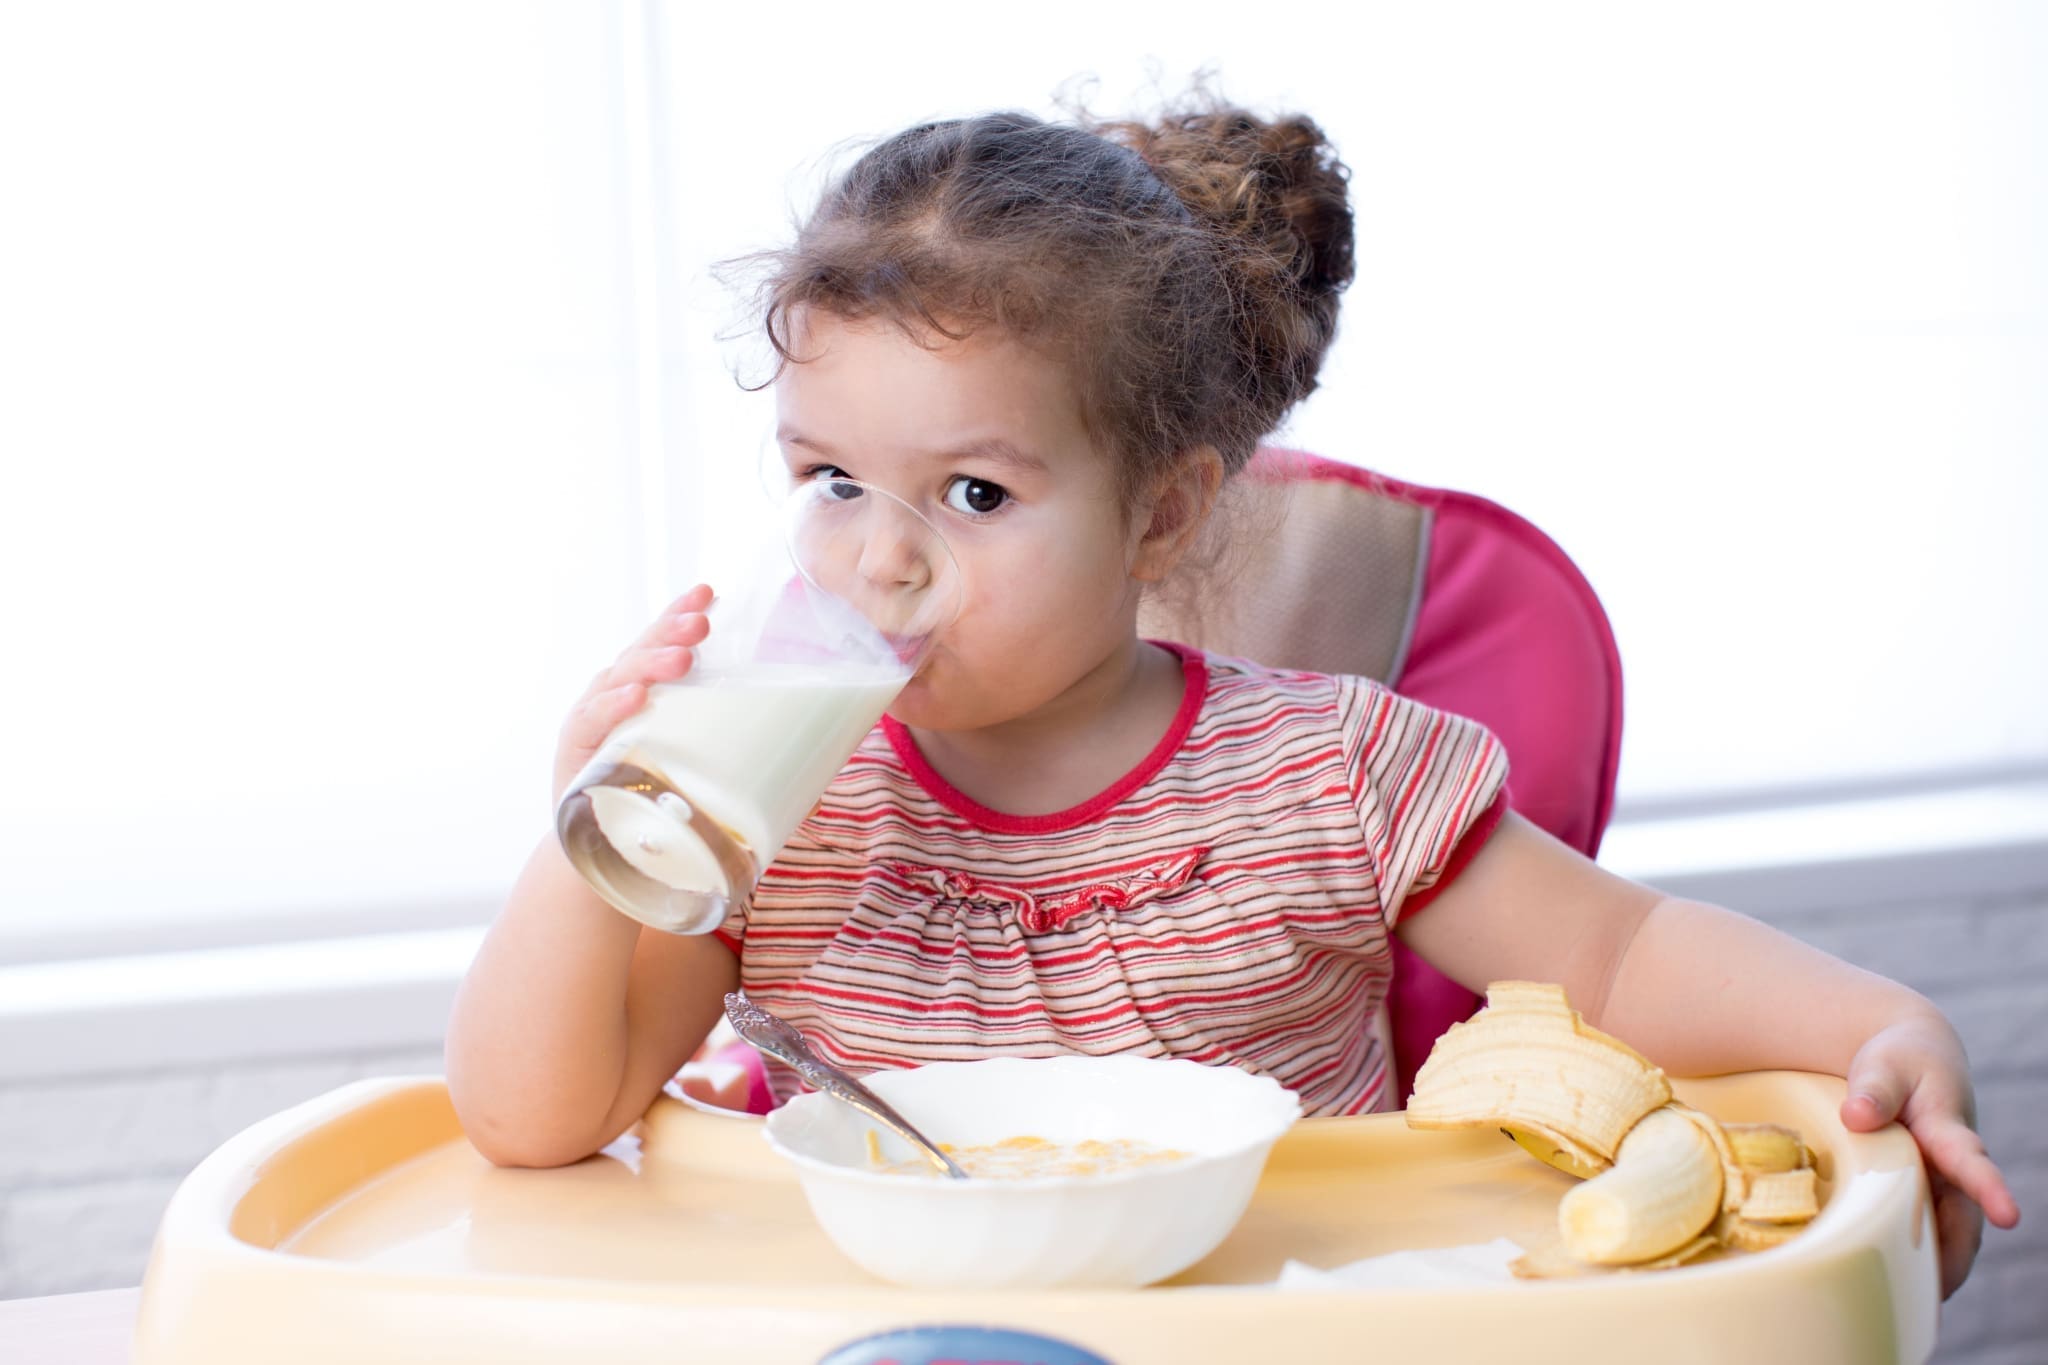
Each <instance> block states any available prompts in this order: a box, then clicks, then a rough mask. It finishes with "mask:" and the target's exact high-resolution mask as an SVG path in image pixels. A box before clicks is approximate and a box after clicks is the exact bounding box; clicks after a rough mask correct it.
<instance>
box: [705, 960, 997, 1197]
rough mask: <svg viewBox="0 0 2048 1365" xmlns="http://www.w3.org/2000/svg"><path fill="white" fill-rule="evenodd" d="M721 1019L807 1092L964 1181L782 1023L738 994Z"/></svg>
mask: <svg viewBox="0 0 2048 1365" xmlns="http://www.w3.org/2000/svg"><path fill="white" fill-rule="evenodd" d="M725 1017H726V1018H727V1019H730V1020H731V1021H732V1031H733V1032H734V1033H737V1034H738V1035H739V1036H740V1037H741V1038H742V1039H744V1040H745V1041H746V1042H749V1043H752V1044H753V1045H754V1046H755V1047H756V1048H758V1049H759V1050H760V1051H762V1052H765V1053H767V1054H768V1055H769V1056H771V1057H773V1058H775V1059H776V1060H778V1061H781V1062H785V1063H787V1064H788V1065H790V1066H791V1067H794V1068H795V1070H796V1074H797V1075H799V1076H801V1077H803V1078H804V1081H805V1083H806V1084H808V1085H809V1086H810V1087H811V1089H813V1090H817V1091H822V1092H823V1093H825V1094H827V1095H830V1096H831V1097H832V1098H833V1099H835V1100H839V1101H840V1102H842V1103H844V1104H850V1105H852V1106H853V1107H854V1108H855V1109H858V1110H860V1112H861V1113H863V1114H866V1115H867V1116H868V1117H869V1118H871V1119H873V1120H874V1121H875V1122H877V1123H879V1124H881V1125H882V1126H884V1127H885V1128H889V1129H891V1130H892V1131H894V1132H895V1133H896V1135H897V1136H899V1137H901V1138H902V1139H904V1140H905V1141H906V1142H908V1143H910V1145H911V1146H913V1147H916V1148H917V1149H918V1150H919V1151H921V1152H923V1153H924V1155H925V1156H927V1157H929V1158H931V1162H932V1164H933V1165H934V1166H937V1167H938V1168H939V1169H940V1170H941V1171H943V1172H945V1173H946V1174H947V1175H949V1176H952V1177H953V1178H954V1179H955V1180H965V1179H967V1172H965V1171H963V1170H961V1169H960V1167H959V1165H958V1164H957V1163H956V1162H955V1161H954V1160H953V1158H951V1157H949V1156H947V1155H946V1154H945V1153H944V1152H942V1151H940V1150H939V1147H938V1144H937V1143H935V1142H933V1141H932V1140H931V1139H930V1138H928V1137H926V1136H925V1135H924V1134H923V1133H920V1132H918V1131H917V1129H915V1128H913V1127H911V1126H910V1122H909V1120H907V1119H905V1118H904V1117H903V1115H901V1114H899V1113H897V1112H896V1111H895V1110H894V1109H891V1108H890V1107H889V1104H888V1102H887V1101H886V1100H884V1099H883V1098H882V1097H881V1096H880V1095H877V1094H876V1093H875V1092H874V1091H872V1090H870V1089H868V1088H867V1087H866V1086H864V1085H862V1084H861V1083H860V1082H859V1081H857V1080H855V1079H854V1078H853V1077H851V1076H849V1075H847V1074H846V1073H845V1072H844V1071H841V1070H840V1069H839V1068H838V1067H836V1066H834V1065H832V1063H830V1062H828V1061H826V1060H825V1059H824V1058H822V1057H820V1056H819V1055H818V1054H817V1053H815V1052H813V1051H811V1045H810V1044H809V1043H807V1042H805V1041H804V1036H803V1034H801V1033H799V1032H797V1031H796V1029H795V1027H794V1026H793V1025H791V1024H790V1023H789V1022H788V1021H787V1020H784V1019H778V1018H776V1017H775V1016H774V1015H772V1014H770V1013H769V1012H768V1011H767V1010H764V1009H762V1008H761V1007H760V1006H759V1005H757V1004H755V1003H754V1002H753V1001H751V1000H749V999H747V997H746V996H744V995H741V994H740V993H739V992H738V991H734V992H732V993H731V994H729V995H727V996H726V997H725Z"/></svg>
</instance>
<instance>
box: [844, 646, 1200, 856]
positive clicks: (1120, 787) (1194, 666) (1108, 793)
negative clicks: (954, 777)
mask: <svg viewBox="0 0 2048 1365" xmlns="http://www.w3.org/2000/svg"><path fill="white" fill-rule="evenodd" d="M1146 643H1147V644H1155V645H1158V646H1159V647H1160V648H1161V649H1165V650H1170V651H1171V652H1173V653H1174V654H1177V655H1179V656H1180V666H1181V676H1182V677H1183V678H1184V679H1186V687H1185V689H1184V690H1183V691H1182V692H1181V698H1180V710H1178V711H1176V712H1174V716H1173V724H1171V725H1169V726H1167V727H1166V733H1165V734H1164V735H1162V736H1161V737H1160V740H1159V742H1158V743H1157V744H1155V745H1153V746H1152V751H1151V752H1150V753H1148V754H1146V755H1145V756H1144V757H1143V758H1142V759H1140V760H1138V766H1137V767H1135V768H1132V769H1131V770H1130V771H1129V772H1127V773H1125V774H1124V775H1123V776H1122V777H1119V778H1118V779H1117V780H1116V781H1114V782H1112V783H1110V784H1109V786H1108V787H1106V788H1104V789H1103V790H1102V791H1100V792H1098V793H1097V794H1096V795H1094V796H1092V797H1090V798H1089V799H1088V800H1086V801H1084V802H1082V803H1081V804H1080V805H1078V806H1069V807H1068V808H1067V809H1065V810H1062V811H1054V812H1052V813H1051V814H1050V815H1005V814H1004V813H1003V812H1002V811H999V810H992V809H990V808H989V807H987V806H984V805H982V804H981V803H980V802H978V801H976V800H974V799H973V798H971V797H969V796H968V795H967V794H966V793H965V792H963V791H961V790H960V789H959V788H957V787H955V786H954V785H953V784H952V783H950V782H948V781H947V780H946V779H945V778H943V777H941V776H939V773H938V770H937V769H936V768H934V767H932V765H931V764H930V763H929V762H927V761H926V760H925V756H924V754H923V752H922V751H921V750H919V748H918V747H917V739H916V737H915V736H913V735H912V734H911V733H910V731H909V730H908V729H907V728H905V727H904V725H903V723H902V722H901V721H899V720H897V719H896V718H895V717H894V716H889V715H885V716H883V717H882V729H883V732H884V733H886V734H887V735H888V736H889V744H890V746H891V747H892V748H894V749H895V750H896V756H897V757H898V758H900V759H902V760H903V766H904V767H906V768H908V769H909V770H910V775H911V776H912V777H914V778H916V779H917V783H918V785H919V786H921V787H923V788H924V789H925V791H926V792H927V793H928V794H929V795H930V796H931V798H932V799H933V800H935V801H937V802H938V803H939V804H940V805H942V806H944V807H945V808H946V809H947V810H950V811H952V812H953V813H954V814H955V815H960V816H965V817H966V818H967V819H968V820H971V821H973V822H974V823H975V824H977V825H979V826H981V827H982V828H983V829H986V830H991V831H993V832H995V833H997V834H1056V833H1059V832H1060V831H1062V830H1069V829H1072V828H1074V827H1075V826H1076V825H1085V824H1087V823H1088V822H1089V821H1091V820H1094V819H1096V818H1097V817H1099V816H1101V815H1102V814H1103V813H1104V812H1105V811H1107V810H1109V809H1110V807H1112V806H1114V805H1116V804H1117V802H1119V801H1121V800H1123V799H1124V798H1125V797H1126V796H1129V795H1130V794H1131V793H1132V792H1134V791H1136V790H1137V789H1138V788H1139V787H1142V786H1144V785H1145V783H1146V782H1148V781H1150V780H1151V778H1152V777H1153V775H1154V774H1156V773H1157V772H1158V771H1159V770H1160V769H1161V768H1163V767H1165V766H1166V763H1167V760H1168V759H1170V758H1172V757H1173V756H1174V754H1175V753H1177V752H1179V750H1180V746H1181V744H1182V743H1183V742H1185V741H1186V739H1187V737H1188V731H1190V730H1192V729H1194V728H1195V717H1197V716H1199V715H1201V714H1202V700H1203V698H1204V697H1206V696H1207V695H1208V691H1209V664H1208V661H1207V660H1206V659H1205V658H1204V657H1203V654H1202V652H1201V651H1200V650H1198V649H1190V648H1189V647H1188V646H1186V645H1177V644H1173V643H1171V642H1169V641H1166V640H1148V641H1146Z"/></svg>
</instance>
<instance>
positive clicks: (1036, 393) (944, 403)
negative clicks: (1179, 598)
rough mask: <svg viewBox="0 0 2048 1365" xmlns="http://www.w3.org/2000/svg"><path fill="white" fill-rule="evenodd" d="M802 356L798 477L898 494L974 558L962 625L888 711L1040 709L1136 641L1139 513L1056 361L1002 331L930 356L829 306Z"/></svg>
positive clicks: (946, 724) (994, 718)
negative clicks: (849, 481) (1127, 500)
mask: <svg viewBox="0 0 2048 1365" xmlns="http://www.w3.org/2000/svg"><path fill="white" fill-rule="evenodd" d="M796 349H797V352H798V354H800V355H802V356H804V357H805V360H804V361H803V363H801V364H792V365H788V366H785V367H784V369H783V372H782V375H781V377H780V378H779V379H778V380H777V381H776V385H775V394H776V413H777V418H778V440H779V442H780V444H781V449H782V456H783V461H784V463H785V464H786V465H787V466H788V468H789V471H790V475H791V478H792V479H795V480H802V479H805V478H814V477H820V476H822V475H826V474H844V475H846V476H848V477H851V478H855V479H859V480H861V481H863V482H865V483H870V484H874V485H876V486H878V487H880V488H883V489H886V490H887V491H889V492H891V493H893V494H895V495H896V496H897V497H899V498H902V499H903V500H904V501H905V502H907V503H909V504H910V505H911V506H912V507H915V508H916V509H917V510H918V511H919V512H921V513H923V514H924V516H925V517H926V518H927V519H929V520H930V521H931V523H932V524H933V525H934V526H936V527H938V528H939V531H940V533H941V534H942V535H944V536H945V538H946V543H947V544H948V545H949V546H950V547H951V548H952V551H953V557H954V558H955V559H956V560H957V561H958V562H959V565H960V572H961V577H962V580H963V584H964V589H965V591H964V598H963V603H962V606H961V610H960V615H959V618H958V620H957V621H956V622H955V623H954V624H953V625H952V626H950V627H948V628H947V629H946V630H945V631H944V632H943V633H942V634H941V635H940V636H939V637H938V639H937V641H936V642H935V645H934V648H933V651H932V655H931V658H930V660H929V662H928V663H927V664H926V665H925V667H924V668H923V669H922V670H921V671H920V672H919V673H918V676H917V677H916V678H915V679H914V680H913V681H912V682H911V684H910V686H909V687H907V688H906V689H905V690H904V692H903V694H902V696H901V697H899V698H898V699H897V702H896V704H895V705H894V706H893V707H891V708H890V711H891V714H893V715H895V716H896V718H897V719H898V720H901V721H902V722H903V723H904V724H906V725H912V726H917V727H919V728H923V729H933V730H969V729H979V728H981V727H984V726H989V725H996V724H1000V723H1002V722H1004V721H1009V720H1014V719H1017V718H1019V717H1022V716H1027V715H1030V714H1031V713H1033V712H1035V711H1037V710H1038V709H1039V708H1041V707H1044V706H1045V705H1047V704H1048V703H1050V702H1053V701H1054V700H1055V699H1057V698H1058V697H1059V696H1060V695H1061V694H1062V693H1064V692H1065V691H1066V690H1067V689H1068V688H1069V687H1071V686H1072V685H1073V684H1074V683H1075V682H1076V681H1078V680H1079V679H1080V678H1081V677H1083V676H1084V675H1085V674H1086V673H1087V672H1088V671H1089V670H1090V669H1092V668H1095V667H1096V666H1098V665H1099V664H1101V663H1103V662H1104V660H1106V659H1107V658H1109V657H1110V656H1111V654H1112V653H1113V652H1114V651H1115V650H1116V649H1117V648H1119V647H1120V646H1121V645H1122V644H1123V643H1126V642H1128V641H1129V640H1130V638H1131V636H1132V634H1133V632H1134V630H1135V622H1136V619H1137V603H1138V596H1139V589H1140V586H1141V585H1140V584H1139V583H1138V582H1137V581H1136V580H1135V579H1134V578H1133V577H1132V576H1131V568H1132V565H1133V562H1134V555H1135V553H1136V550H1137V535H1136V532H1135V524H1134V518H1133V517H1132V516H1131V515H1130V514H1129V513H1128V512H1127V511H1126V509H1125V508H1124V506H1123V504H1122V502H1121V500H1120V499H1119V497H1118V495H1117V488H1116V481H1115V477H1114V472H1113V470H1112V468H1111V466H1110V462H1109V460H1108V459H1107V458H1106V457H1105V456H1104V455H1102V454H1101V453H1099V452H1098V451H1097V449H1096V448H1095V445H1094V443H1093V442H1092V441H1091V440H1090V439H1089V436H1088V433H1087V432H1086V431H1085V430H1084V428H1083V426H1082V421H1081V410H1080V404H1079V400H1078V398H1077V397H1076V395H1075V392H1074V387H1073V385H1072V383H1071V382H1070V381H1069V380H1068V378H1067V376H1066V373H1065V372H1064V370H1063V369H1062V368H1061V367H1060V366H1059V365H1058V364H1056V363H1055V362H1053V361H1052V360H1050V359H1048V358H1047V357H1045V356H1042V355H1039V354H1037V353H1035V352H1033V351H1030V350H1027V349H1025V348H1024V347H1022V346H1019V345H1017V344H1016V343H1015V342H1012V341H1010V340H1008V339H1007V338H1003V337H1000V336H987V337H983V336H972V337H969V338H968V339H967V340H966V341H964V342H958V343H950V342H949V343H946V344H944V345H943V346H941V347H939V348H938V349H935V350H926V349H925V348H924V347H922V346H920V345H918V344H917V343H916V342H914V341H912V340H911V339H909V338H908V337H906V336H904V335H903V333H901V332H900V331H898V330H897V329H896V328H895V327H894V326H892V325H890V324H888V323H881V322H876V323H866V322H847V321H845V320H843V319H839V318H836V317H833V316H831V315H829V314H817V313H813V314H811V315H810V317H809V318H808V319H807V321H806V327H805V331H804V333H803V334H802V336H801V337H800V339H799V345H798V346H797V347H796Z"/></svg>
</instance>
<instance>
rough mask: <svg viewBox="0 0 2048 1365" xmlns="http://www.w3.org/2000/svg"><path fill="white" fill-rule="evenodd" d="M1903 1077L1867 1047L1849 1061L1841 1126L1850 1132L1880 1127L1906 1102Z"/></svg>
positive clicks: (1891, 1118) (1867, 1130) (1905, 1087)
mask: <svg viewBox="0 0 2048 1365" xmlns="http://www.w3.org/2000/svg"><path fill="white" fill-rule="evenodd" d="M1906 1089H1907V1085H1906V1080H1905V1078H1904V1077H1903V1076H1900V1075H1899V1074H1898V1072H1896V1071H1894V1070H1893V1069H1892V1068H1891V1067H1889V1066H1887V1065H1885V1064H1884V1063H1883V1062H1882V1061H1878V1060H1874V1059H1871V1058H1869V1057H1868V1050H1867V1049H1866V1050H1865V1051H1864V1052H1859V1053H1857V1054H1856V1059H1855V1060H1854V1061H1852V1062H1850V1063H1849V1096H1848V1098H1847V1099H1845V1100H1843V1101H1842V1126H1843V1127H1845V1128H1847V1129H1848V1130H1849V1131H1850V1132H1852V1133H1867V1132H1870V1131H1871V1130H1872V1129H1875V1128H1882V1127H1884V1126H1885V1125H1886V1124H1887V1123H1890V1122H1891V1121H1892V1120H1893V1119H1895V1118H1897V1117H1898V1116H1899V1110H1900V1109H1901V1108H1903V1107H1904V1105H1905V1103H1906Z"/></svg>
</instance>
